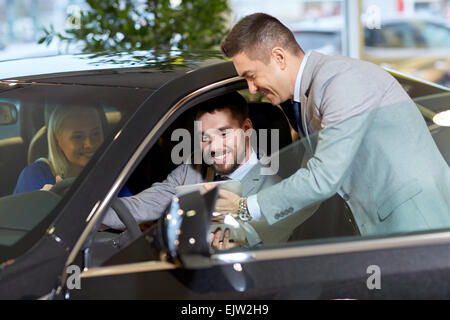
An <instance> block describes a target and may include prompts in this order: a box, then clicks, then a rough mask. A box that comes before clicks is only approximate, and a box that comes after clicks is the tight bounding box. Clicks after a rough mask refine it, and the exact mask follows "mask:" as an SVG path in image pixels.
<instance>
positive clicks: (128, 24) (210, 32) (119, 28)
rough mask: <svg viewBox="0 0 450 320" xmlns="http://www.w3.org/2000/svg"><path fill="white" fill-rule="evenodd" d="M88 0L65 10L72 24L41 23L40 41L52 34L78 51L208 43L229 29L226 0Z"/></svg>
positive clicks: (214, 42)
mask: <svg viewBox="0 0 450 320" xmlns="http://www.w3.org/2000/svg"><path fill="white" fill-rule="evenodd" d="M171 2H172V3H173V2H174V1H173V0H172V1H170V0H147V1H139V2H138V1H136V0H134V1H133V0H86V4H87V5H88V6H89V9H87V10H84V11H81V12H79V13H77V14H70V15H69V16H68V19H69V21H71V24H72V27H71V28H69V29H66V30H65V31H64V32H63V33H58V32H56V31H55V30H54V27H53V26H52V25H51V26H50V27H48V28H44V29H43V33H44V34H43V36H42V37H41V38H40V39H39V43H46V44H47V45H48V44H50V43H51V42H52V41H53V40H55V38H57V39H59V40H60V41H61V42H63V43H66V44H68V45H70V44H72V43H77V44H81V46H82V51H83V52H85V53H92V52H105V51H107V52H118V51H133V50H148V49H155V50H169V49H174V48H177V49H181V50H189V49H212V48H215V47H216V46H217V45H218V44H220V41H221V40H222V38H223V37H224V36H225V35H226V34H227V33H228V31H229V30H228V23H227V15H228V14H229V12H230V9H229V6H228V1H227V0H182V1H179V2H180V3H179V4H177V5H174V6H173V5H172V4H171Z"/></svg>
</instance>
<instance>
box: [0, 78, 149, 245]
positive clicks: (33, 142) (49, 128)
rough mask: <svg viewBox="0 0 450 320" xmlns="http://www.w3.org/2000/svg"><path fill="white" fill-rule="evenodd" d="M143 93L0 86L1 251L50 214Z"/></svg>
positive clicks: (22, 84) (53, 86) (50, 85)
mask: <svg viewBox="0 0 450 320" xmlns="http://www.w3.org/2000/svg"><path fill="white" fill-rule="evenodd" d="M150 92H151V91H150V90H147V89H141V90H138V89H136V88H127V87H114V86H100V85H62V84H61V85H59V84H55V83H26V82H19V81H2V82H0V176H1V182H0V245H1V246H6V247H10V246H13V245H14V244H16V243H17V242H18V241H20V240H21V239H22V238H24V236H26V235H27V234H28V233H29V232H30V231H31V230H33V228H35V227H36V226H37V225H38V224H39V223H40V222H42V221H43V220H44V219H45V218H46V217H48V216H49V214H50V213H51V212H52V210H53V208H55V206H56V205H57V204H58V202H59V201H60V200H61V199H62V198H63V197H64V194H65V193H66V191H67V190H68V187H70V185H71V182H72V181H73V180H75V179H76V177H78V176H79V175H80V173H81V172H82V171H83V169H84V168H85V167H86V166H87V165H88V164H89V162H90V161H91V159H94V158H95V157H96V155H97V151H98V150H101V149H102V147H103V145H104V144H106V143H108V141H111V139H112V137H114V135H115V134H116V133H117V131H118V130H119V129H120V127H121V125H122V124H123V123H124V121H126V120H127V118H129V116H130V115H131V114H132V113H133V112H134V111H135V110H136V109H137V107H138V106H139V105H140V104H141V103H142V101H143V100H144V99H145V98H146V97H147V96H148V95H149V93H150ZM42 190H45V192H44V191H42ZM48 190H51V191H53V192H48ZM128 192H129V191H128V190H127V188H126V187H124V188H123V190H122V194H123V195H128ZM49 223H51V221H49Z"/></svg>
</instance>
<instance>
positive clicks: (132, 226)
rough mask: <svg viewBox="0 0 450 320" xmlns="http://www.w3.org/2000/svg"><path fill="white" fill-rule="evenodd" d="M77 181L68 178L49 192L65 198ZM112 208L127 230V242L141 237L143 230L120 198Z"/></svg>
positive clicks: (56, 184)
mask: <svg viewBox="0 0 450 320" xmlns="http://www.w3.org/2000/svg"><path fill="white" fill-rule="evenodd" d="M75 179H76V177H71V178H66V179H64V180H62V181H60V182H57V183H55V185H54V186H53V187H51V188H50V190H49V191H51V192H54V193H56V194H57V195H60V196H63V195H64V194H65V193H66V192H67V190H69V188H70V187H71V186H72V184H73V182H74V181H75ZM111 207H112V208H113V209H114V211H115V212H116V214H117V216H118V217H119V219H120V221H122V223H123V224H124V225H125V227H126V228H127V231H128V232H127V234H128V237H126V238H129V239H127V240H134V239H136V238H137V237H139V236H140V235H141V229H140V228H139V224H138V223H137V222H136V220H135V219H134V217H133V215H132V214H131V212H130V210H128V208H127V207H126V206H125V205H124V204H123V203H122V202H121V201H119V199H118V198H116V199H114V200H113V202H112V204H111ZM130 238H131V239H130Z"/></svg>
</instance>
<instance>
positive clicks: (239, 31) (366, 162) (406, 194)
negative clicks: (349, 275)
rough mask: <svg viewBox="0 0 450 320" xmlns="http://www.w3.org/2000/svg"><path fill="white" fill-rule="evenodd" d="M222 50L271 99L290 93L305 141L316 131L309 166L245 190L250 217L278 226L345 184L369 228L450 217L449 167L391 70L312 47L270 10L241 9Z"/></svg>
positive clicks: (419, 225)
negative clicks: (266, 185)
mask: <svg viewBox="0 0 450 320" xmlns="http://www.w3.org/2000/svg"><path fill="white" fill-rule="evenodd" d="M222 50H223V52H224V54H225V55H226V56H227V57H229V58H232V59H233V63H234V66H235V68H236V71H237V73H238V74H239V75H240V76H242V77H244V78H245V79H246V80H247V83H248V87H249V90H250V92H251V93H256V92H260V93H262V94H264V95H265V96H266V97H267V98H268V99H269V100H270V101H271V102H272V103H273V104H279V103H281V102H284V101H286V100H288V99H292V100H293V108H294V113H295V114H296V119H297V125H298V128H299V133H300V134H301V135H302V136H303V137H305V140H304V141H310V140H312V137H316V138H317V144H315V145H313V144H312V143H311V144H310V147H311V149H313V157H312V158H311V159H310V160H309V161H308V162H307V164H306V167H304V168H301V169H299V170H298V171H297V172H296V173H295V174H293V175H292V176H291V177H289V178H287V179H284V180H283V181H282V182H280V183H278V184H276V185H273V186H271V187H269V188H266V189H264V190H261V191H259V192H258V193H257V194H255V195H252V196H250V197H248V199H246V203H247V207H246V208H245V209H246V210H245V211H246V212H245V213H244V214H241V215H240V216H242V219H243V221H266V222H268V224H270V225H273V226H276V225H277V224H278V223H279V221H283V220H284V219H286V217H290V216H292V215H296V214H299V213H296V212H299V210H301V209H302V208H304V207H306V206H309V205H311V204H313V203H316V202H317V201H322V200H325V199H327V198H329V197H331V196H332V195H334V194H336V193H338V194H339V195H340V196H341V197H342V198H343V199H344V200H345V201H346V202H347V204H348V206H349V207H350V208H351V210H352V212H353V215H354V216H355V221H356V223H357V225H358V227H359V229H360V232H361V235H379V234H392V233H401V232H412V231H419V230H430V229H439V228H448V227H449V226H450V170H449V167H448V165H447V163H446V162H445V160H444V159H443V157H442V155H441V154H440V152H439V150H438V149H437V147H436V145H435V143H434V141H433V139H432V137H431V135H430V133H429V130H428V128H427V126H426V124H425V121H424V120H423V118H422V116H421V114H420V113H419V111H418V109H417V107H416V106H415V104H414V102H413V101H412V100H411V99H410V98H409V96H408V95H407V94H406V92H405V91H404V90H403V88H402V87H401V86H400V84H399V83H398V82H397V81H396V80H395V79H394V78H393V77H392V76H391V75H389V74H388V73H387V72H385V71H384V70H382V69H381V68H379V67H377V66H376V65H374V64H371V63H368V62H364V61H360V60H355V59H350V58H347V57H342V56H333V57H330V56H326V55H322V54H320V53H317V52H314V51H313V52H312V53H311V54H310V55H305V53H304V52H303V50H302V49H301V47H300V46H299V45H298V44H297V42H296V40H295V38H294V36H293V35H292V33H291V32H290V30H289V29H287V28H286V27H285V26H284V25H283V24H281V23H280V22H279V21H278V20H277V19H276V18H274V17H271V16H269V15H266V14H262V13H257V14H253V15H250V16H247V17H245V18H243V19H241V20H240V21H239V22H238V23H237V24H236V25H235V26H234V27H233V29H232V30H231V32H230V34H229V35H228V36H227V37H226V38H225V39H224V41H223V43H222ZM219 201H220V202H222V203H223V202H227V201H228V199H227V197H226V196H224V195H221V199H219ZM288 208H294V210H291V211H288V214H281V213H282V212H283V213H286V209H288ZM239 210H240V209H239V208H238V207H237V206H234V208H233V209H232V211H234V212H238V211H239ZM301 212H302V211H300V214H301Z"/></svg>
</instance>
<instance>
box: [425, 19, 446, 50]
mask: <svg viewBox="0 0 450 320" xmlns="http://www.w3.org/2000/svg"><path fill="white" fill-rule="evenodd" d="M421 29H422V35H423V37H424V40H425V42H426V44H427V47H429V48H450V28H446V27H444V26H440V25H437V24H433V23H424V24H422V26H421Z"/></svg>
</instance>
